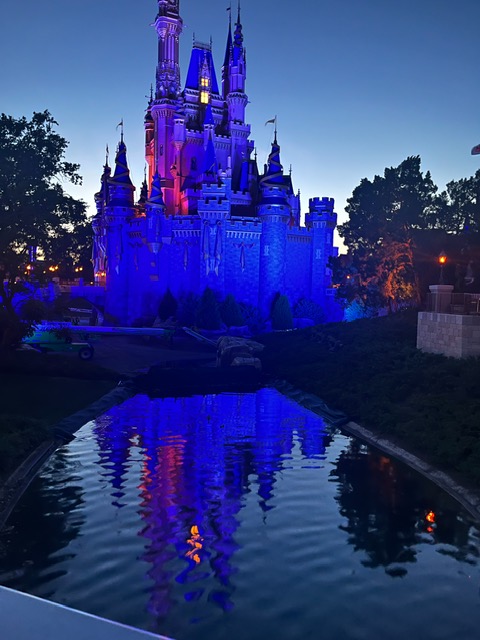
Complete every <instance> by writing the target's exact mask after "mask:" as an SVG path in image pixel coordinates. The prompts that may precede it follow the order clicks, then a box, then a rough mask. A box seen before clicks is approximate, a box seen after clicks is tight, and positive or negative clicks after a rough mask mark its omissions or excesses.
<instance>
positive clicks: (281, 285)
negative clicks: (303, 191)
mask: <svg viewBox="0 0 480 640" xmlns="http://www.w3.org/2000/svg"><path fill="white" fill-rule="evenodd" d="M287 191H288V182H287V181H286V179H285V176H284V175H283V167H282V164H281V162H280V146H279V145H278V143H277V131H276V130H275V139H274V141H273V144H272V150H271V152H270V155H269V157H268V163H267V166H266V171H265V174H264V175H263V176H262V177H261V179H260V203H259V205H258V216H259V217H260V219H261V222H262V237H261V242H260V272H259V280H260V286H259V308H260V310H261V312H262V314H263V316H264V317H265V318H268V317H269V316H270V313H271V307H272V303H273V300H274V298H275V295H276V294H277V293H280V294H283V293H285V278H286V262H287V228H288V222H289V220H290V216H291V210H290V206H289V204H288V196H287Z"/></svg>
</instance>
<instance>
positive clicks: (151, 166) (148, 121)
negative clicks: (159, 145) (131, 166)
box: [144, 90, 155, 185]
mask: <svg viewBox="0 0 480 640" xmlns="http://www.w3.org/2000/svg"><path fill="white" fill-rule="evenodd" d="M152 104H153V90H152V91H151V92H150V100H149V101H148V106H147V111H146V112H145V118H144V127H145V162H146V163H147V167H148V175H147V185H151V184H152V180H153V175H154V173H155V122H154V121H153V116H152Z"/></svg>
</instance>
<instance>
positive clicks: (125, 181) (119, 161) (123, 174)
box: [109, 134, 135, 189]
mask: <svg viewBox="0 0 480 640" xmlns="http://www.w3.org/2000/svg"><path fill="white" fill-rule="evenodd" d="M109 182H110V183H115V184H121V185H124V186H125V187H131V188H132V189H134V188H135V187H134V186H133V183H132V181H131V179H130V169H129V168H128V163H127V147H126V145H125V143H124V141H123V134H122V139H121V140H120V143H119V145H118V148H117V155H116V157H115V173H114V174H113V177H112V178H110V180H109Z"/></svg>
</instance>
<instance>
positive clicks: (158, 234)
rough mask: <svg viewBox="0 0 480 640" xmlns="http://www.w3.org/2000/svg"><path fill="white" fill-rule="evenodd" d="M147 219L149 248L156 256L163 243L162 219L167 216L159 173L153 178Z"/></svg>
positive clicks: (146, 210)
mask: <svg viewBox="0 0 480 640" xmlns="http://www.w3.org/2000/svg"><path fill="white" fill-rule="evenodd" d="M145 214H146V217H147V246H148V248H149V250H150V252H151V253H153V254H154V255H156V254H158V252H159V251H160V246H161V242H162V219H163V218H164V214H165V202H164V200H163V194H162V186H161V179H160V176H159V175H158V173H156V174H155V175H154V176H153V180H152V190H151V192H150V196H149V198H148V200H147V202H146V204H145Z"/></svg>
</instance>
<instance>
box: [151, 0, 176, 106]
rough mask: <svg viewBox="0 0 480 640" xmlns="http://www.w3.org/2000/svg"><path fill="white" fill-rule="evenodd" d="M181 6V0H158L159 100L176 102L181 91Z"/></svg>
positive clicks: (156, 25) (156, 93)
mask: <svg viewBox="0 0 480 640" xmlns="http://www.w3.org/2000/svg"><path fill="white" fill-rule="evenodd" d="M179 5H180V1H179V0H158V15H157V17H156V20H155V28H156V30H157V34H158V65H157V82H156V91H155V97H156V98H157V100H162V99H167V100H176V99H177V98H178V96H179V95H180V91H181V87H180V59H179V58H180V56H179V36H180V34H181V33H182V30H183V20H182V19H181V17H180V13H179V11H180V6H179Z"/></svg>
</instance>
